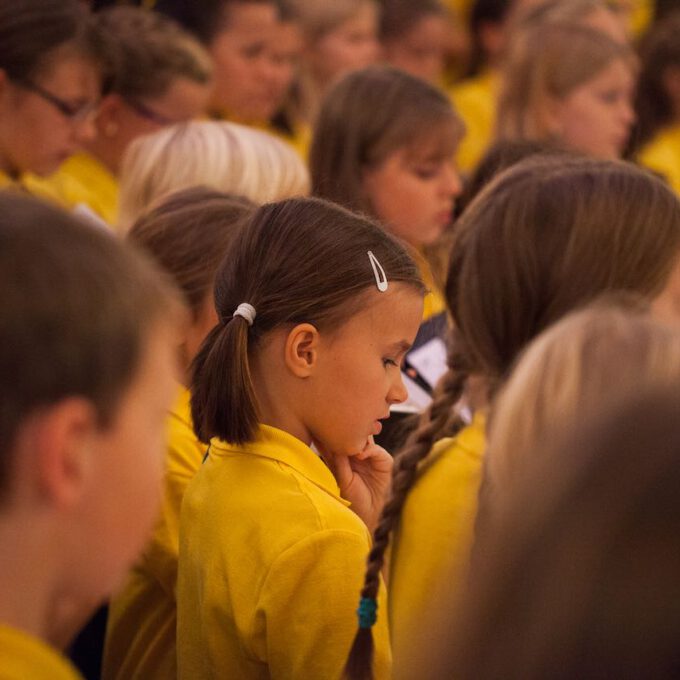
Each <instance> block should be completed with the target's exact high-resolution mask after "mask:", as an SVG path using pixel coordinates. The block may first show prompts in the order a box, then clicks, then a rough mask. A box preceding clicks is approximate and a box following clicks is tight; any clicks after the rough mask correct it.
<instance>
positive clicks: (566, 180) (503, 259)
mask: <svg viewBox="0 0 680 680" xmlns="http://www.w3.org/2000/svg"><path fill="white" fill-rule="evenodd" d="M650 224H654V227H655V228H654V230H650V228H649V225H650ZM679 255H680V203H678V200H677V198H676V197H675V195H674V194H673V193H672V191H671V190H670V189H669V188H668V187H666V186H665V185H664V184H663V182H661V181H660V180H658V179H657V178H655V177H653V176H652V175H651V174H649V173H647V172H645V171H642V170H639V169H637V168H635V167H634V166H632V165H629V164H626V163H623V162H614V161H596V160H590V159H586V158H580V157H573V158H571V157H564V156H558V157H556V158H553V159H550V158H545V159H543V158H542V159H529V160H526V161H523V162H521V163H519V164H517V165H516V166H514V167H512V168H510V169H509V170H507V171H506V172H504V173H502V174H501V175H499V176H498V177H497V178H496V179H495V180H494V181H493V182H491V183H490V184H489V185H488V186H487V187H486V188H485V189H484V190H483V191H482V192H481V193H480V194H479V196H478V197H477V198H476V199H475V200H474V201H473V203H472V204H471V205H470V206H469V207H468V209H467V210H466V212H465V213H464V214H463V216H462V217H461V218H460V220H459V222H458V223H457V225H456V238H455V243H454V248H453V251H452V255H451V260H450V267H449V275H448V279H447V285H446V299H447V304H448V306H449V310H450V312H451V315H452V317H453V321H454V328H455V330H454V331H453V334H452V339H451V351H450V356H449V370H448V372H447V373H446V374H445V375H444V377H443V378H442V380H441V382H440V383H439V385H438V388H437V390H436V392H435V395H434V400H433V402H432V404H431V406H430V408H429V409H428V411H426V412H425V413H424V414H423V416H422V418H421V422H420V425H419V426H418V428H417V429H416V430H415V431H414V432H413V433H412V434H411V435H410V436H409V439H408V440H407V442H406V444H405V446H404V448H403V449H402V450H401V451H400V452H399V453H398V455H397V456H396V458H395V465H394V469H393V477H392V495H391V497H390V499H389V500H388V501H387V503H386V504H385V507H384V509H383V513H382V516H381V519H380V521H379V523H378V526H377V528H376V530H375V532H374V543H373V549H372V550H371V552H370V554H369V557H368V568H367V571H366V579H365V584H364V588H363V590H362V597H363V598H369V599H370V598H375V595H376V592H377V587H378V575H379V573H380V569H381V568H382V566H383V561H384V553H385V550H386V548H387V546H388V544H389V538H390V534H391V532H392V530H393V528H394V527H395V526H396V524H397V522H398V521H399V517H400V514H401V509H402V507H403V505H404V503H405V501H406V498H407V496H408V492H409V490H410V488H411V486H412V485H413V483H414V482H415V480H416V478H417V471H418V466H419V464H420V463H421V462H422V461H423V460H424V459H425V458H426V456H427V455H428V453H429V452H430V450H431V449H432V446H433V444H434V442H435V441H436V440H437V439H439V438H441V437H443V436H446V435H450V434H451V435H452V434H455V433H456V432H458V431H459V430H460V429H461V428H462V427H463V425H464V423H463V421H462V420H461V418H460V417H459V416H458V414H457V413H456V411H455V409H454V405H455V404H456V403H457V402H458V400H459V399H460V397H461V396H462V394H463V389H464V387H465V384H466V381H467V378H468V376H469V375H470V374H471V373H475V374H480V375H483V376H484V377H485V378H486V379H487V380H488V381H489V383H490V388H491V391H492V392H493V391H494V390H495V389H496V387H497V386H498V385H499V384H500V382H501V381H502V380H503V379H504V378H505V376H506V374H507V372H508V370H509V369H510V367H511V366H512V364H513V362H514V360H515V358H516V357H517V355H518V354H519V352H520V351H521V350H522V349H523V348H524V346H525V345H526V344H527V343H528V342H529V341H530V340H531V339H532V338H533V337H534V336H536V335H537V334H538V333H540V332H541V331H542V330H543V329H544V328H546V327H547V326H549V325H550V324H551V323H553V322H555V321H556V320H557V319H559V318H560V317H562V316H563V315H564V314H566V313H567V312H569V311H571V310H573V309H575V308H576V307H579V306H581V305H584V304H586V303H587V302H589V301H590V300H592V299H594V298H595V297H597V296H598V295H600V294H601V293H603V292H606V291H614V290H623V291H629V292H633V293H639V294H641V295H643V296H646V297H652V296H654V295H655V294H657V293H658V292H660V291H661V289H662V288H663V286H664V285H665V283H666V281H667V279H668V277H669V276H670V272H671V270H672V268H673V266H674V264H675V262H676V261H677V260H678V257H679ZM371 655H372V638H371V631H370V629H360V630H359V633H358V634H357V638H356V640H355V646H354V648H353V650H352V654H351V655H350V660H349V662H348V675H349V677H350V678H352V680H355V679H358V678H367V677H370V671H369V670H368V669H369V668H370V659H371Z"/></svg>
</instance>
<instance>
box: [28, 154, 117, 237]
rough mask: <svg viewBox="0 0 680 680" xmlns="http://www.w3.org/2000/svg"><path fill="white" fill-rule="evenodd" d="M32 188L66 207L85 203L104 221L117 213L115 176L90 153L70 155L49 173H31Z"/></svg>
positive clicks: (113, 219)
mask: <svg viewBox="0 0 680 680" xmlns="http://www.w3.org/2000/svg"><path fill="white" fill-rule="evenodd" d="M30 182H31V185H30V186H29V190H31V186H32V187H33V189H32V192H35V193H37V194H39V195H40V194H43V195H46V196H48V197H50V198H54V199H56V200H58V201H59V202H60V203H62V204H63V205H64V206H66V207H68V208H78V207H79V206H85V207H86V208H87V209H89V210H91V211H92V212H93V213H95V215H97V216H99V217H100V218H101V219H102V220H104V222H106V224H108V225H110V226H112V227H113V226H114V225H115V224H116V218H117V216H118V179H117V178H116V177H115V175H114V174H113V173H112V172H111V171H110V170H109V169H108V168H107V167H106V166H105V165H104V164H103V163H102V162H101V161H99V160H97V159H96V158H95V157H94V156H92V155H91V154H88V153H85V152H82V153H78V154H75V155H74V156H71V157H70V158H69V159H68V160H66V161H65V162H64V163H62V164H61V166H60V167H59V169H58V170H57V171H56V172H55V173H54V174H53V175H50V177H46V178H36V177H31V179H30Z"/></svg>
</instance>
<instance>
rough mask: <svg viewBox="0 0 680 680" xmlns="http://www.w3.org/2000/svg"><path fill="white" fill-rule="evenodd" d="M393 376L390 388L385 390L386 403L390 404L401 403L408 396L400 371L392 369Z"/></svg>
mask: <svg viewBox="0 0 680 680" xmlns="http://www.w3.org/2000/svg"><path fill="white" fill-rule="evenodd" d="M394 373H395V376H394V378H393V379H392V382H391V384H390V389H389V391H388V392H387V403H388V404H390V406H391V405H392V404H401V403H402V402H404V401H406V399H407V397H408V390H407V389H406V386H405V385H404V381H403V379H402V377H401V371H394Z"/></svg>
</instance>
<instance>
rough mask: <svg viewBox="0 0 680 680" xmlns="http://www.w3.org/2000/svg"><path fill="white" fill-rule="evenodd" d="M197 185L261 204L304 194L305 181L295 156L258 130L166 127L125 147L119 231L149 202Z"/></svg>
mask: <svg viewBox="0 0 680 680" xmlns="http://www.w3.org/2000/svg"><path fill="white" fill-rule="evenodd" d="M197 185H202V186H206V187H210V188H212V189H216V190H218V191H224V192H227V193H230V194H236V195H241V196H245V197H246V198H249V199H250V200H252V201H254V202H255V203H265V202H267V201H276V200H280V199H282V198H289V197H291V196H299V195H303V194H306V193H307V191H308V189H309V178H308V173H307V169H306V167H305V165H304V163H303V161H302V159H301V158H300V157H299V155H298V154H297V153H296V152H295V150H294V149H293V148H292V147H291V146H290V145H288V144H286V143H285V142H283V141H282V140H280V139H278V138H277V137H274V136H273V135H270V134H268V133H266V132H263V131H261V130H255V129H253V128H248V127H245V126H243V125H237V124H236V123H227V122H218V121H192V122H189V123H185V124H182V125H176V126H171V127H168V128H165V129H163V130H159V131H158V132H155V133H153V134H152V135H146V136H144V137H140V138H139V139H137V140H135V141H134V142H133V143H132V144H131V145H130V148H129V149H128V151H127V153H126V155H125V158H124V160H123V168H122V172H121V184H120V199H119V214H120V218H119V225H120V226H121V228H122V229H123V230H127V229H128V228H129V226H130V224H132V222H133V221H134V220H135V219H137V217H139V215H141V214H142V213H143V212H144V211H145V210H147V209H148V208H150V207H151V206H152V205H153V203H154V201H157V200H158V199H160V198H162V197H163V196H165V195H167V194H169V193H172V192H175V191H179V190H180V189H186V188H188V187H192V186H197Z"/></svg>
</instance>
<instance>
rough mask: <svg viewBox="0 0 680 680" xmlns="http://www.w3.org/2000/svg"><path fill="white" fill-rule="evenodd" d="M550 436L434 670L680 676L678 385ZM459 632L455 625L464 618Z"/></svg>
mask: <svg viewBox="0 0 680 680" xmlns="http://www.w3.org/2000/svg"><path fill="white" fill-rule="evenodd" d="M584 420H585V422H582V423H580V424H579V426H578V429H575V430H573V431H571V432H570V433H569V434H568V435H567V436H566V437H561V438H558V439H557V440H553V441H552V442H544V444H543V446H541V451H540V454H541V455H540V456H538V455H537V456H535V457H534V458H535V460H534V465H533V468H532V469H531V470H529V471H528V473H529V474H527V475H526V479H524V480H522V482H523V483H522V484H520V485H518V486H517V487H516V488H515V489H513V493H512V498H511V499H509V500H510V504H509V507H508V511H507V512H506V513H504V516H503V517H502V518H500V521H499V522H498V523H497V524H496V525H492V526H491V527H489V530H488V531H487V533H486V534H482V535H480V536H479V537H478V540H479V542H480V543H482V544H483V555H484V559H483V561H481V562H479V563H478V564H477V565H476V568H475V569H474V570H473V571H472V572H471V574H470V582H469V584H468V588H467V589H466V592H465V594H464V596H463V601H462V602H458V603H457V611H456V612H455V613H454V612H451V613H450V617H448V619H449V620H447V621H438V622H437V623H438V624H439V625H438V626H437V629H438V630H441V631H442V635H441V637H440V639H439V640H438V644H437V645H433V647H438V650H437V651H438V652H439V654H437V656H439V663H436V662H435V664H433V667H431V668H430V670H431V671H432V673H431V675H427V674H426V675H424V676H423V677H433V678H440V677H456V678H461V680H471V679H472V678H474V679H475V680H487V679H491V678H498V677H503V678H508V679H509V680H513V679H515V678H522V680H543V679H546V678H550V679H551V680H552V679H556V680H562V679H566V678H596V677H597V678H621V679H622V680H626V679H628V680H633V678H643V677H649V678H668V679H670V678H676V677H677V676H678V670H679V668H680V658H679V655H678V650H679V649H680V584H679V582H678V573H680V532H679V529H680V458H679V457H678V451H680V427H679V423H680V399H678V389H677V386H675V387H673V388H672V389H665V390H661V391H660V390H658V389H657V390H656V391H654V390H652V391H647V392H643V393H642V394H639V393H638V394H636V395H635V397H632V398H629V399H627V400H625V401H624V402H623V403H620V402H616V401H615V403H614V405H612V404H611V403H610V404H609V405H608V406H603V407H602V408H601V410H600V411H599V412H596V413H594V414H592V415H590V417H589V418H588V417H587V416H586V417H585V418H584ZM454 622H455V625H453V626H451V627H450V628H449V627H447V625H448V624H451V623H454Z"/></svg>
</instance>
